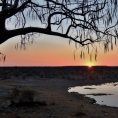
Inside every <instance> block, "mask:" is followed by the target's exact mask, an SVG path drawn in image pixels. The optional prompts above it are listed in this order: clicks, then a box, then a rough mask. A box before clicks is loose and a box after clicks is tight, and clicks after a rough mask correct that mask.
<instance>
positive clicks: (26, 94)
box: [10, 88, 36, 103]
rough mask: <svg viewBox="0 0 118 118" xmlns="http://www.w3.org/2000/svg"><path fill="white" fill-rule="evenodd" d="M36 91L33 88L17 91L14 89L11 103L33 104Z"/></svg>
mask: <svg viewBox="0 0 118 118" xmlns="http://www.w3.org/2000/svg"><path fill="white" fill-rule="evenodd" d="M35 94H36V91H35V90H34V89H31V88H24V89H21V90H19V89H17V88H14V89H13V90H12V92H11V97H10V99H11V103H20V102H33V100H34V96H35Z"/></svg>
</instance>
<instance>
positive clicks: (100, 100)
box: [68, 82, 118, 107]
mask: <svg viewBox="0 0 118 118" xmlns="http://www.w3.org/2000/svg"><path fill="white" fill-rule="evenodd" d="M68 92H78V93H80V94H85V96H86V97H90V98H94V99H95V100H96V104H100V105H107V106H111V107H118V82H115V83H106V84H101V85H90V86H77V87H71V88H69V90H68ZM87 94H92V95H87Z"/></svg>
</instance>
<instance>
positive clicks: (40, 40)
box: [0, 19, 118, 66]
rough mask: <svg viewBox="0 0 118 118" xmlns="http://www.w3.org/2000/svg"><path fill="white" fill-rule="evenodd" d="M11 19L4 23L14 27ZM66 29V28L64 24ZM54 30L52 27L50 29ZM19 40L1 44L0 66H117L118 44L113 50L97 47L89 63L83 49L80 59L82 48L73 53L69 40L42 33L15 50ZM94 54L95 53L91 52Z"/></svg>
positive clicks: (33, 23) (73, 47) (29, 22)
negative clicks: (33, 40)
mask: <svg viewBox="0 0 118 118" xmlns="http://www.w3.org/2000/svg"><path fill="white" fill-rule="evenodd" d="M12 24H13V23H12V22H10V23H9V25H6V27H7V28H8V29H12V28H13V27H14V26H13V25H12ZM32 25H33V26H40V25H41V24H40V23H39V21H33V22H32V20H31V19H28V20H27V24H26V26H32ZM64 28H65V27H64ZM53 30H55V29H53ZM18 42H20V36H18V37H14V38H11V39H9V40H8V41H6V42H4V43H3V44H1V45H0V52H2V53H3V54H4V55H6V61H5V62H4V63H3V62H2V61H1V62H0V66H79V65H107V66H118V47H115V46H114V50H113V51H110V52H108V53H104V49H103V46H102V45H101V47H99V46H98V57H97V61H95V59H94V56H93V59H92V62H90V57H89V55H88V54H87V50H85V59H81V58H80V52H81V48H80V49H78V50H77V51H76V53H75V56H76V58H75V60H74V55H73V53H74V51H75V49H76V48H75V43H74V42H73V43H71V44H70V45H69V39H64V38H61V37H57V36H49V35H45V34H42V35H41V36H38V37H37V38H36V39H35V43H34V44H33V45H31V46H27V49H26V50H20V48H18V49H17V50H16V49H15V45H16V44H17V43H18ZM93 54H94V53H93Z"/></svg>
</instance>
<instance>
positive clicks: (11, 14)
mask: <svg viewBox="0 0 118 118" xmlns="http://www.w3.org/2000/svg"><path fill="white" fill-rule="evenodd" d="M0 6H1V7H0V44H2V43H3V42H5V41H6V40H8V39H10V38H12V37H15V36H18V35H21V42H20V44H21V46H24V47H25V45H26V44H27V43H31V42H32V41H33V38H34V37H33V36H34V35H35V34H36V33H42V34H47V35H54V36H59V37H63V38H68V39H69V43H70V42H71V41H74V42H75V44H79V45H80V46H87V47H88V50H89V46H88V45H89V44H94V43H95V42H102V43H103V44H104V49H105V51H107V50H108V49H109V44H110V45H111V49H113V43H112V40H113V39H114V41H115V44H116V43H117V38H118V31H117V30H118V14H117V10H118V5H117V0H1V1H0ZM28 21H30V22H33V21H37V23H38V26H37V27H35V26H33V25H30V26H28V24H27V22H28ZM32 24H33V23H32ZM8 25H10V28H8V27H7V26H8ZM17 47H18V45H16V48H17ZM81 56H82V54H81Z"/></svg>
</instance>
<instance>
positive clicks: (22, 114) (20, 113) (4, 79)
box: [0, 66, 118, 118]
mask: <svg viewBox="0 0 118 118" xmlns="http://www.w3.org/2000/svg"><path fill="white" fill-rule="evenodd" d="M115 81H118V67H105V66H103V67H92V68H88V67H1V68H0V118H79V117H82V118H118V108H112V107H108V106H100V105H96V104H92V100H90V99H87V98H84V97H83V95H79V94H77V93H68V88H69V87H74V86H79V85H91V84H101V83H105V82H115Z"/></svg>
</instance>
